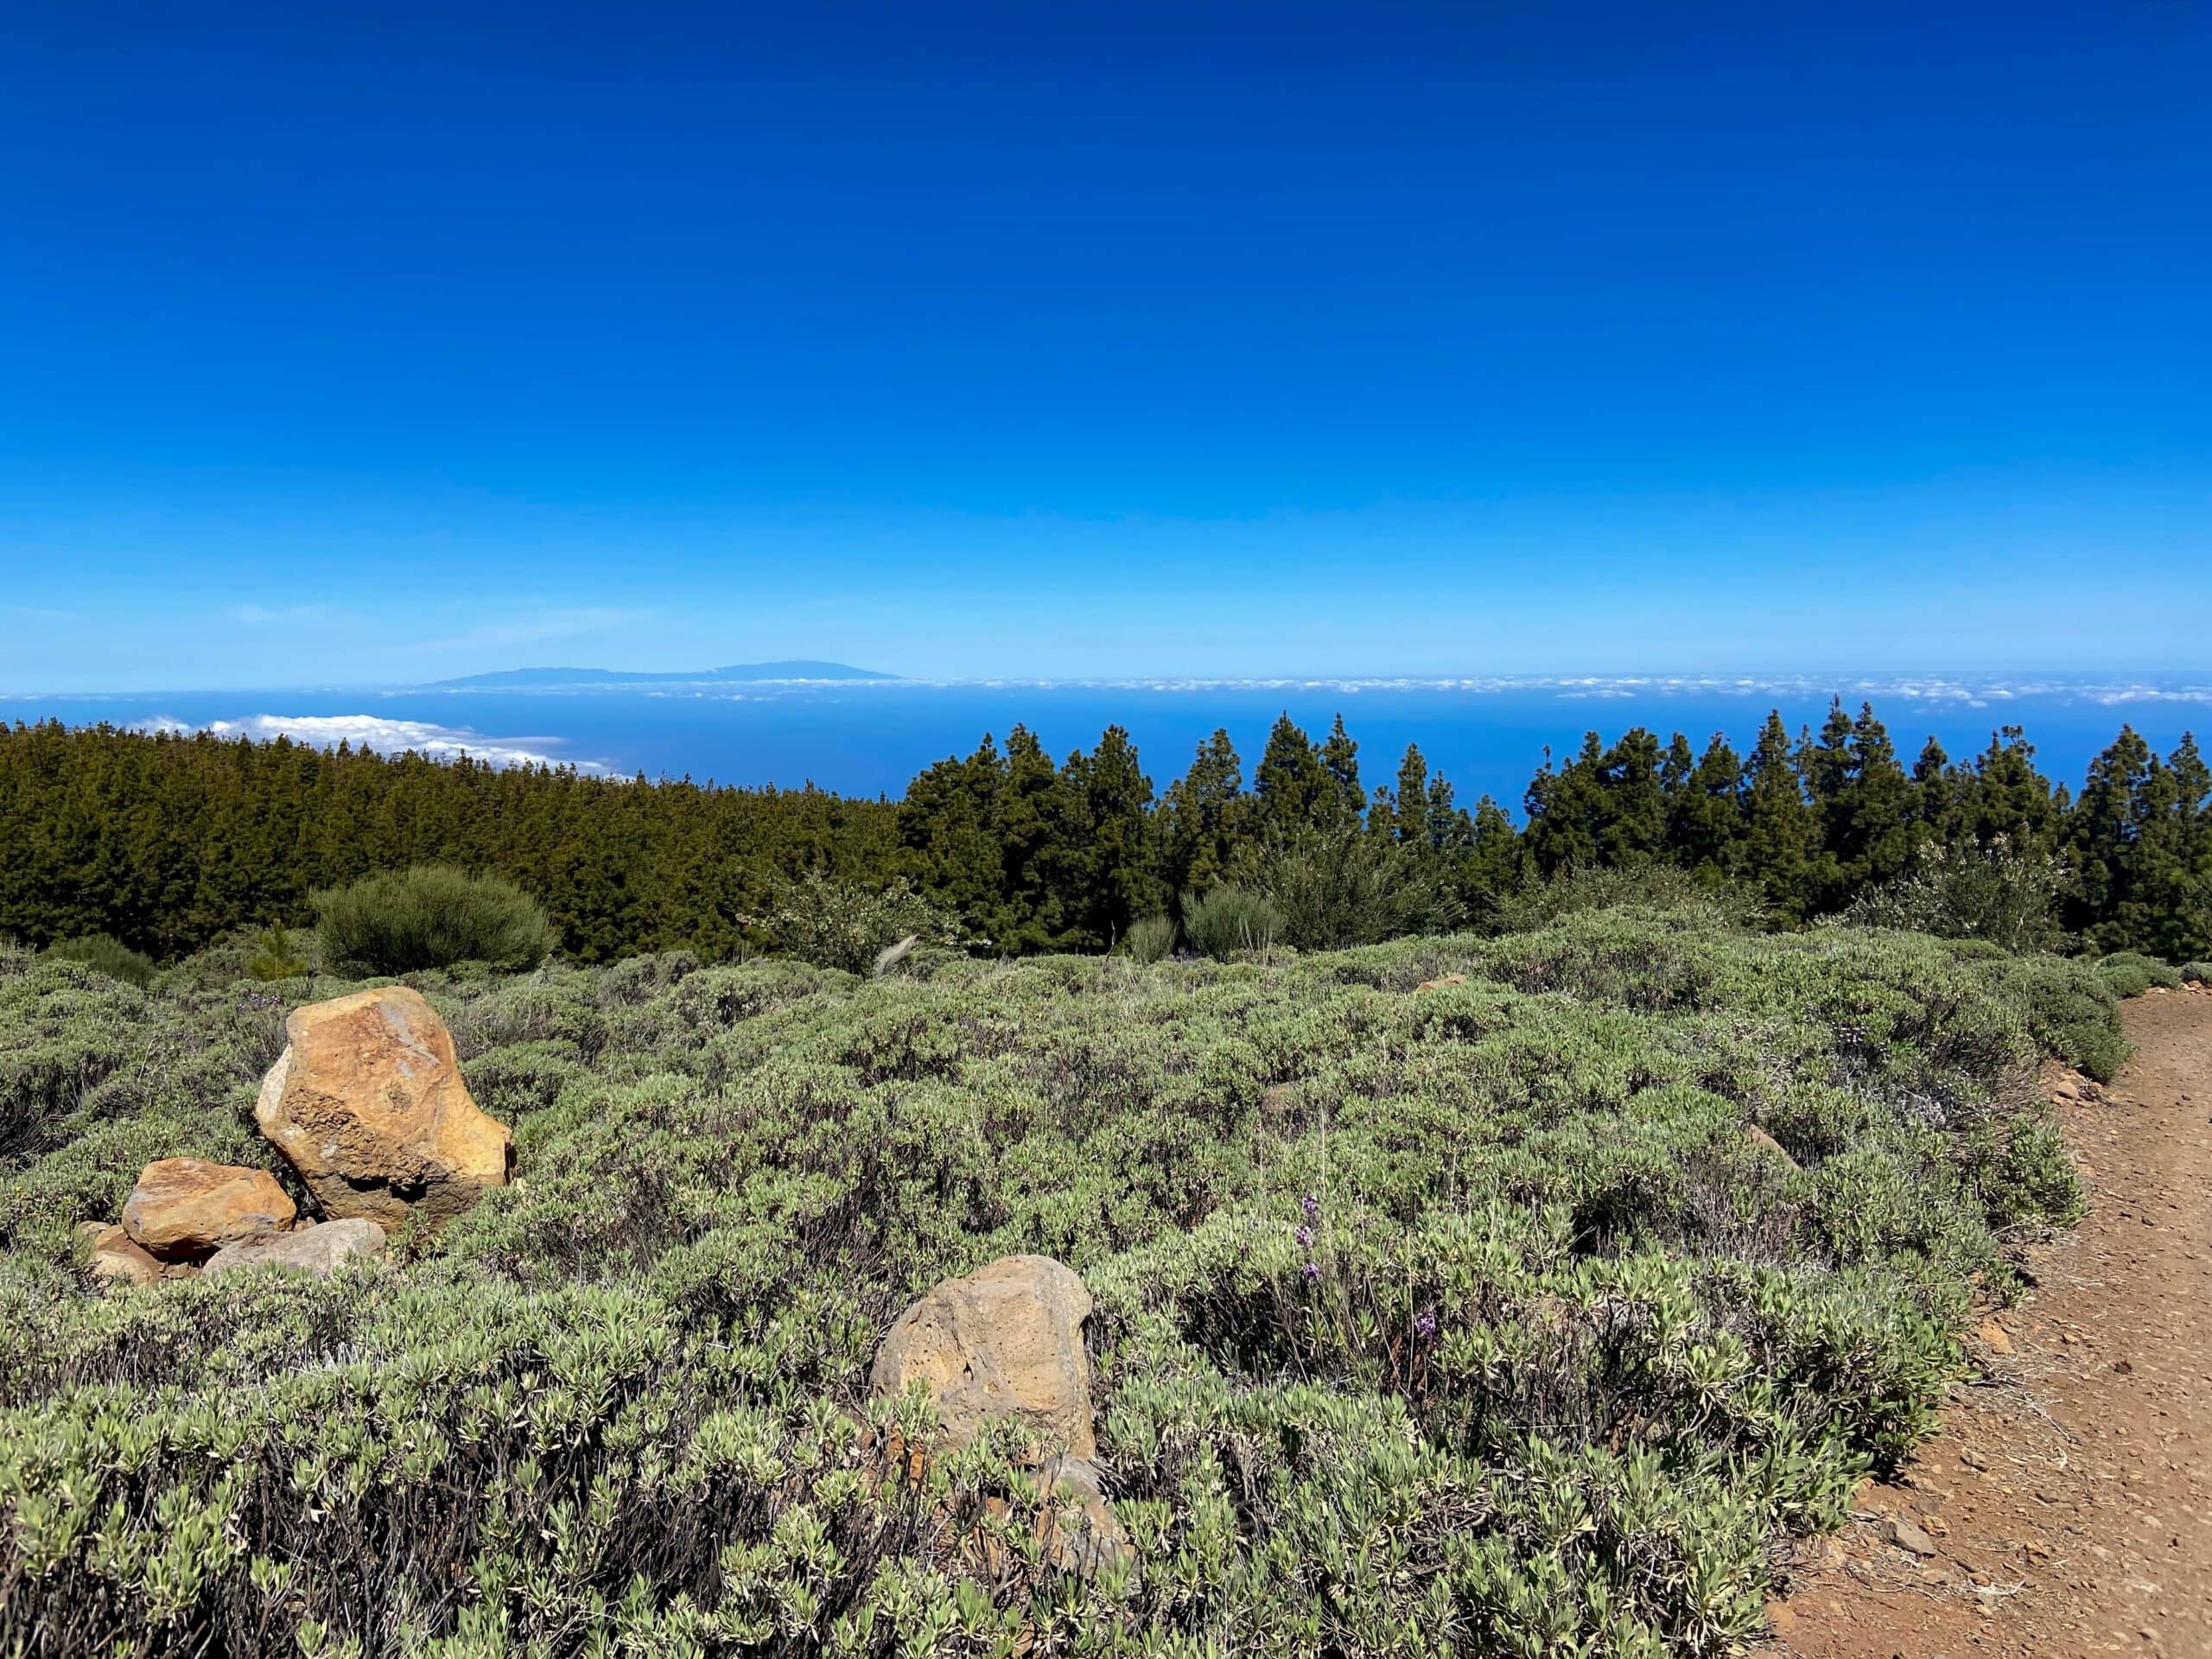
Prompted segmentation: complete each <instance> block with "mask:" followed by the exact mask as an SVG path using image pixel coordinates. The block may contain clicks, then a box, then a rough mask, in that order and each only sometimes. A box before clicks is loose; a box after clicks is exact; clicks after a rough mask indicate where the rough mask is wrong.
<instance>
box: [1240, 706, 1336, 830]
mask: <svg viewBox="0 0 2212 1659" xmlns="http://www.w3.org/2000/svg"><path fill="white" fill-rule="evenodd" d="M1252 784H1253V792H1254V795H1255V798H1256V799H1255V811H1254V822H1255V825H1256V827H1257V829H1258V833H1259V836H1260V838H1261V840H1262V841H1263V842H1267V843H1268V844H1270V845H1275V846H1280V845H1282V844H1284V843H1285V842H1290V841H1293V840H1295V839H1296V838H1297V837H1298V836H1300V835H1302V834H1304V833H1306V831H1307V830H1310V829H1317V828H1335V827H1338V824H1339V823H1340V820H1341V814H1342V809H1343V801H1344V793H1343V790H1342V787H1341V785H1339V783H1338V779H1336V778H1335V777H1333V776H1332V775H1331V773H1330V771H1329V769H1328V767H1327V766H1325V764H1323V762H1322V759H1321V753H1320V751H1319V749H1317V748H1316V747H1314V746H1313V741H1312V740H1310V739H1309V738H1307V736H1306V734H1305V733H1304V732H1302V731H1300V729H1299V728H1298V727H1297V725H1296V723H1295V722H1294V721H1292V719H1291V717H1290V715H1289V714H1288V713H1287V712H1286V713H1284V714H1283V715H1280V716H1279V717H1278V718H1277V719H1276V721H1275V723H1274V729H1273V730H1271V731H1270V732H1269V733H1268V747H1267V748H1266V750H1265V751H1264V752H1262V754H1261V756H1260V764H1259V766H1258V767H1257V768H1256V769H1255V771H1254V772H1253V774H1252Z"/></svg>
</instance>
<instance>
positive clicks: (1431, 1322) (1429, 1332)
mask: <svg viewBox="0 0 2212 1659" xmlns="http://www.w3.org/2000/svg"><path fill="white" fill-rule="evenodd" d="M1435 1334H1436V1315H1435V1314H1433V1313H1416V1314H1414V1335H1415V1336H1417V1337H1433V1336H1434V1335H1435Z"/></svg>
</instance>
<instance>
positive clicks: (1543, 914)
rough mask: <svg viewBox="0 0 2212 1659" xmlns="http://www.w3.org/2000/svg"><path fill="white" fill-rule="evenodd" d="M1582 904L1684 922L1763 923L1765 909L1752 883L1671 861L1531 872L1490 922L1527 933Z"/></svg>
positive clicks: (1708, 924)
mask: <svg viewBox="0 0 2212 1659" xmlns="http://www.w3.org/2000/svg"><path fill="white" fill-rule="evenodd" d="M1586 910H1631V911H1643V912H1654V913H1656V912H1668V913H1670V914H1673V915H1676V916H1680V917H1681V918H1683V920H1684V922H1685V924H1686V925H1692V926H1700V927H1719V928H1753V927H1759V926H1763V925H1764V924H1765V921H1766V909H1765V906H1764V903H1763V902H1762V901H1761V900H1760V899H1759V898H1758V895H1757V894H1756V893H1753V892H1752V891H1751V889H1750V888H1748V887H1743V886H1740V885H1738V884H1736V883H1732V882H1726V881H1719V880H1713V879H1712V878H1711V877H1708V876H1701V875H1696V874H1692V873H1691V872H1689V871H1688V870H1685V869H1682V868H1681V867H1679V866H1678V865H1674V864H1639V865H1634V866H1628V867H1623V868H1597V869H1587V870H1568V871H1565V872H1563V873H1562V874H1559V875H1555V876H1554V877H1553V878H1552V879H1551V880H1548V881H1547V880H1538V879H1535V878H1533V877H1532V878H1531V879H1530V880H1529V881H1528V882H1527V883H1526V884H1524V885H1523V886H1522V887H1520V888H1518V889H1516V891H1514V892H1511V893H1503V894H1501V895H1499V897H1498V899H1497V901H1496V903H1495V905H1494V906H1492V910H1491V928H1492V930H1493V931H1496V932H1499V933H1526V932H1530V931H1535V929H1537V928H1541V927H1545V926H1548V925H1550V924H1551V923H1553V922H1556V921H1558V920H1560V918H1564V917H1567V916H1573V915H1575V914H1577V913H1578V912H1582V911H1586Z"/></svg>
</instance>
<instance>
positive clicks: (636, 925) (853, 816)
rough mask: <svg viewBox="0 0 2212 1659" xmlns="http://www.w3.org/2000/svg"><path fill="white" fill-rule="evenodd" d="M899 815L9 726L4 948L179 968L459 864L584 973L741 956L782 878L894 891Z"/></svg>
mask: <svg viewBox="0 0 2212 1659" xmlns="http://www.w3.org/2000/svg"><path fill="white" fill-rule="evenodd" d="M894 817H895V814H894V809H893V808H892V807H891V806H889V805H888V804H885V803H882V802H879V801H869V800H852V801H848V800H841V799H839V798H837V797H836V796H834V795H830V794H827V793H825V792H824V791H821V790H817V789H803V790H775V789H717V788H715V787H713V786H711V785H707V786H702V785H695V784H693V783H690V781H688V780H684V781H671V780H665V779H664V780H662V781H661V782H658V783H654V784H647V783H646V782H645V779H642V778H639V779H635V780H626V779H613V778H590V777H584V776H581V775H579V774H578V773H576V772H573V771H568V770H563V769H550V768H546V767H542V766H512V767H505V768H498V767H493V766H488V765H486V764H485V763H483V762H481V761H477V760H467V759H462V760H451V761H435V760H429V759H426V758H425V757H423V756H422V755H418V754H403V755H391V756H383V755H376V754H372V753H368V752H367V751H365V750H357V749H352V748H349V747H346V746H345V745H342V744H341V745H340V747H337V748H336V749H333V750H324V749H318V748H314V747H308V746H305V745H302V744H296V743H293V742H291V741H289V740H287V739H284V738H281V737H280V738H277V739H276V740H274V741H270V742H267V743H255V742H250V741H246V740H245V739H242V738H241V739H232V740H227V741H226V740H224V739H221V738H218V737H214V736H212V735H209V734H200V735H199V736H194V737H182V736H178V735H175V734H168V733H160V734H153V733H142V732H128V731H121V730H118V729H117V728H113V727H106V726H101V727H92V728H79V729H75V730H72V729H68V728H64V727H63V726H61V725H60V723H59V722H57V721H45V722H41V723H40V724H38V725H35V726H26V725H7V724H0V848H4V849H6V855H5V856H4V857H0V935H10V934H12V935H14V936H16V937H17V938H22V940H24V941H25V942H26V943H28V944H46V943H48V941H51V940H54V939H57V938H71V937H73V936H75V935H79V934H84V933H92V932H106V933H112V934H113V935H115V937H116V938H119V939H121V940H123V941H124V943H125V944H129V945H130V946H131V947H132V948H134V949H136V950H145V951H148V952H149V953H150V954H152V955H153V956H154V957H157V958H158V959H160V960H162V961H164V962H167V961H171V960H174V959H175V958H176V957H181V956H186V955H188V954H190V953H192V952H194V951H196V950H201V949H204V948H206V947H207V946H210V945H213V944H216V943H217V942H218V941H220V940H223V939H225V938H228V937H230V936H232V935H234V934H236V933H238V931H239V930H241V929H245V928H257V927H262V926H265V925H268V924H269V923H271V922H277V921H283V920H286V919H288V918H296V917H298V916H301V915H303V914H305V913H307V908H308V894H309V893H312V892H314V891H315V889H317V888H320V887H341V886H343V885H344V884H346V882H348V881H352V880H356V879H357V878H359V877H360V876H363V875H366V874H371V873H372V872H374V871H377V870H389V869H403V868H406V867H407V866H409V865H410V864H448V865H451V866H453V867H454V868H459V869H467V870H479V871H483V872H485V873H486V874H494V875H499V876H502V877H504V878H505V879H506V880H510V881H512V882H513V883H515V884H516V885H517V886H518V887H521V888H523V889H524V891H525V892H528V893H531V894H534V895H535V896H536V897H537V899H538V901H539V902H540V903H541V904H543V906H545V908H546V912H547V914H548V915H549V916H550V917H551V918H552V919H553V923H554V925H555V926H556V928H558V929H559V930H560V936H561V937H560V946H561V950H562V951H563V954H564V955H566V956H569V957H572V958H574V959H575V960H576V961H580V962H601V961H607V960H609V959H611V958H613V957H623V956H632V955H635V954H636V953H638V952H639V951H643V950H673V949H677V948H678V947H685V948H690V949H693V950H700V951H702V952H704V953H706V954H708V955H710V956H717V957H721V956H730V955H734V954H736V953H738V952H740V951H741V950H743V949H744V948H745V947H746V946H747V944H753V945H757V944H759V943H760V941H758V940H748V939H747V938H746V936H745V931H744V925H743V923H742V921H741V918H743V917H746V916H748V915H753V914H756V913H758V912H759V911H760V909H761V907H762V906H763V904H764V902H765V900H766V893H767V890H768V887H769V885H770V883H771V882H772V880H773V878H774V877H776V876H777V875H779V874H784V875H796V874H799V873H800V872H801V871H804V870H808V869H821V870H823V871H824V872H826V873H827V874H830V875H833V876H837V877H840V878H842V879H846V880H854V879H866V880H880V879H881V874H882V872H883V868H884V866H885V864H886V862H887V860H888V859H889V858H890V856H891V855H892V853H893V849H894V846H895V837H894V835H893V829H894Z"/></svg>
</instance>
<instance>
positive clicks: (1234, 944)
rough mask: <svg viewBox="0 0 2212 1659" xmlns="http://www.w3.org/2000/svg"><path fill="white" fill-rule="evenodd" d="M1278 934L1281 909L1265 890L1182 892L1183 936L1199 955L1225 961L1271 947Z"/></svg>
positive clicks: (1279, 936)
mask: <svg viewBox="0 0 2212 1659" xmlns="http://www.w3.org/2000/svg"><path fill="white" fill-rule="evenodd" d="M1281 937H1282V912H1281V911H1280V910H1279V909H1277V908H1276V907H1275V903H1274V900H1273V899H1270V898H1268V896H1267V895H1266V894H1265V893H1255V892H1253V891H1252V890H1251V889H1250V888H1249V887H1216V888H1215V889H1214V890H1213V891H1212V892H1211V893H1207V894H1205V896H1204V897H1203V898H1198V897H1193V896H1192V894H1190V893H1185V894H1184V895H1183V938H1184V939H1185V942H1186V943H1187V944H1189V945H1190V947H1191V949H1192V950H1195V951H1197V952H1198V954H1199V955H1200V956H1202V957H1212V958H1213V959H1214V960H1215V961H1216V962H1227V961H1228V960H1230V958H1231V957H1238V956H1244V955H1249V954H1252V953H1255V952H1265V951H1268V950H1273V949H1274V944H1275V941H1276V940H1277V939H1279V938H1281Z"/></svg>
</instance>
